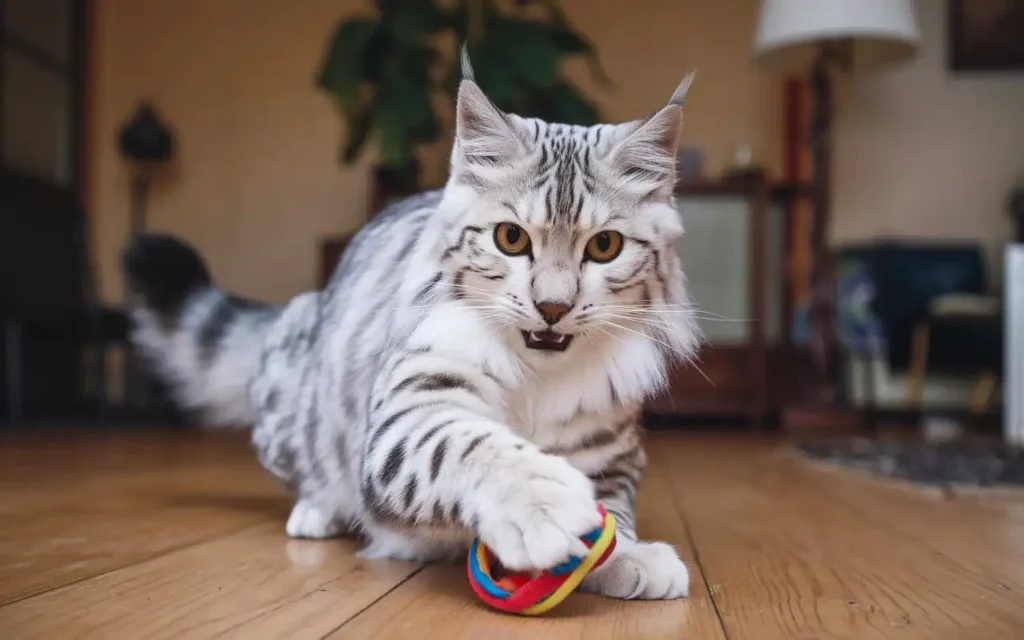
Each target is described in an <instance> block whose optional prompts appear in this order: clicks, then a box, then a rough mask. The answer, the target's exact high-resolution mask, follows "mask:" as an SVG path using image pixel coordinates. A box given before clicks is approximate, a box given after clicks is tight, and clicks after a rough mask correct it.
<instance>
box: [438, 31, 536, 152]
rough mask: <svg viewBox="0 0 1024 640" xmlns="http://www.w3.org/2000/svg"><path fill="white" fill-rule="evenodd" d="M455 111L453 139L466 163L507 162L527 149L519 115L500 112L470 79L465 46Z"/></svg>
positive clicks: (471, 71) (471, 76)
mask: <svg viewBox="0 0 1024 640" xmlns="http://www.w3.org/2000/svg"><path fill="white" fill-rule="evenodd" d="M455 112H456V116H455V140H456V144H457V145H458V150H459V154H460V155H461V156H462V158H461V159H462V161H463V162H464V163H465V164H469V165H483V166H488V167H496V166H497V167H500V166H507V165H510V164H512V163H513V162H514V161H515V160H516V159H517V158H519V157H521V156H522V155H523V154H524V153H525V152H526V145H525V137H524V136H523V135H522V132H521V131H520V129H521V126H520V121H519V119H518V118H517V117H516V116H514V115H509V114H506V113H505V112H503V111H502V110H501V109H499V108H498V107H497V106H496V105H495V104H494V103H493V102H491V101H490V99H489V98H488V97H487V96H486V95H484V92H483V90H481V89H480V85H478V84H477V83H476V81H475V80H474V79H473V68H472V67H471V66H470V64H469V56H468V55H467V54H466V50H465V48H463V50H462V82H461V83H460V84H459V96H458V100H457V102H456V108H455Z"/></svg>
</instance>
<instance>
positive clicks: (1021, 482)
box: [797, 440, 1024, 488]
mask: <svg viewBox="0 0 1024 640" xmlns="http://www.w3.org/2000/svg"><path fill="white" fill-rule="evenodd" d="M797 449H798V450H799V451H800V453H802V454H803V455H805V456H807V457H809V458H812V459H815V460H819V461H822V462H827V463H830V464H834V465H838V466H841V467H847V468H852V469H859V470H862V471H867V472H869V473H872V474H874V475H877V476H883V477H889V478H897V479H900V480H907V481H910V482H917V483H922V484H928V485H933V486H939V487H943V488H946V487H949V488H952V487H961V488H965V487H966V488H970V487H977V488H981V487H999V486H1001V487H1020V488H1024V450H1021V449H1014V448H1009V447H1004V446H1000V445H997V444H981V443H969V442H949V443H941V444H928V443H923V442H920V443H900V442H881V441H872V440H851V441H845V442H835V443H827V444H825V443H819V444H803V445H798V446H797Z"/></svg>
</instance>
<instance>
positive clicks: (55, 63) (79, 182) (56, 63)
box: [0, 0, 92, 205]
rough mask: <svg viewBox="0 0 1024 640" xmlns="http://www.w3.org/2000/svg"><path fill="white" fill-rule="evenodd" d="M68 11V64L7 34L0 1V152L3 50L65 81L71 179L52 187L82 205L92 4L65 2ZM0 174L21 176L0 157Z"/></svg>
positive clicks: (0, 142)
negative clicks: (68, 106)
mask: <svg viewBox="0 0 1024 640" xmlns="http://www.w3.org/2000/svg"><path fill="white" fill-rule="evenodd" d="M68 1H69V4H70V8H71V16H70V23H71V24H70V30H71V32H70V34H69V38H70V62H62V61H60V60H58V59H57V58H55V57H54V56H53V55H52V54H50V53H49V52H48V51H46V50H45V49H43V48H41V47H39V46H37V45H35V44H34V43H32V42H30V41H28V40H26V39H24V38H22V37H20V36H18V35H17V34H14V33H10V32H9V31H8V29H7V22H6V19H5V15H4V13H5V11H4V7H5V3H4V2H2V0H0V149H2V148H3V143H4V134H5V132H4V126H3V125H2V123H3V119H4V108H5V104H6V102H5V95H4V93H5V91H6V86H5V84H6V83H5V77H4V74H5V65H4V64H3V63H2V56H3V55H4V54H5V53H6V52H7V51H12V52H15V53H17V54H18V55H20V56H22V57H23V58H26V59H27V60H29V61H31V62H32V63H33V64H36V65H38V66H39V67H41V68H43V69H46V70H47V71H49V72H50V73H53V74H54V75H57V76H60V77H61V78H64V79H66V80H67V81H68V88H69V91H70V94H71V104H70V113H69V118H70V122H69V123H68V126H69V131H70V136H71V140H70V141H69V142H70V162H71V176H70V181H69V184H67V185H53V187H54V188H55V189H59V190H66V189H71V191H72V192H73V193H74V195H75V199H76V201H77V202H78V204H79V205H81V204H83V201H84V195H85V182H86V180H85V178H86V176H85V175H84V174H85V169H84V167H85V161H84V159H85V150H86V149H85V143H86V135H85V129H86V127H85V124H86V122H85V115H86V87H87V78H86V72H87V69H88V68H89V65H88V61H89V57H90V54H91V50H90V44H91V43H90V36H91V35H92V33H91V32H92V28H91V27H92V12H91V10H92V1H91V0H68ZM0 175H3V176H4V177H7V178H11V179H18V178H20V177H24V176H21V175H20V172H18V171H16V170H14V169H11V168H10V167H8V166H6V163H5V162H4V160H3V156H2V155H0Z"/></svg>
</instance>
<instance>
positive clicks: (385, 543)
mask: <svg viewBox="0 0 1024 640" xmlns="http://www.w3.org/2000/svg"><path fill="white" fill-rule="evenodd" d="M364 528H365V530H366V531H365V532H366V536H367V538H368V539H369V544H367V545H366V548H364V549H363V550H362V551H360V552H359V557H361V558H365V559H367V560H382V559H385V558H391V559H394V560H409V561H412V562H454V561H456V560H460V559H462V558H464V557H465V554H466V547H465V546H464V545H460V544H452V543H450V542H447V541H441V540H432V539H429V538H423V537H414V536H412V535H409V534H408V533H402V532H400V531H395V530H392V529H389V528H386V527H379V526H374V525H373V524H371V523H366V524H364Z"/></svg>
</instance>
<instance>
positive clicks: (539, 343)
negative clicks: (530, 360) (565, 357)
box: [523, 331, 572, 351]
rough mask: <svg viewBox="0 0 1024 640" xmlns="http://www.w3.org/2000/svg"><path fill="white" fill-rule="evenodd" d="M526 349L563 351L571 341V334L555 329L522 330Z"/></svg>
mask: <svg viewBox="0 0 1024 640" xmlns="http://www.w3.org/2000/svg"><path fill="white" fill-rule="evenodd" d="M523 339H524V340H526V348H527V349H537V350H539V351H565V350H566V349H568V348H569V343H570V342H572V336H571V335H569V334H566V333H558V332H557V331H524V332H523Z"/></svg>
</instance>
